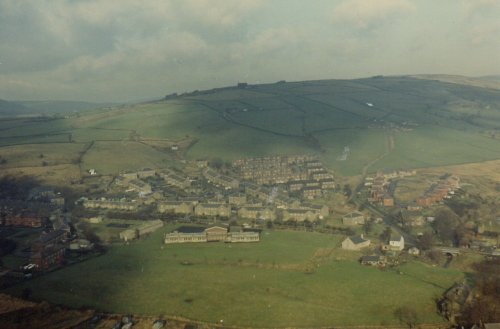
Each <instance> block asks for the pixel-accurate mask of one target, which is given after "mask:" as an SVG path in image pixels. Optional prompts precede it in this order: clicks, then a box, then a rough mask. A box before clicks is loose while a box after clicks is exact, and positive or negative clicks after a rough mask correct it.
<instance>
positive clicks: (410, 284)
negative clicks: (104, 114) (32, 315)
mask: <svg viewBox="0 0 500 329" xmlns="http://www.w3.org/2000/svg"><path fill="white" fill-rule="evenodd" d="M162 234H163V232H161V231H158V232H156V233H154V234H153V235H152V236H151V237H150V238H148V239H146V240H143V241H139V242H135V243H132V244H130V245H115V246H113V247H111V249H110V250H109V252H108V253H107V254H106V255H104V256H101V257H98V258H95V259H91V260H89V261H86V262H84V263H81V264H78V265H73V266H70V267H67V268H64V269H62V270H59V271H56V272H53V273H50V274H47V275H45V276H43V277H41V278H38V279H35V280H33V281H30V282H27V283H26V284H25V285H22V286H18V287H16V288H15V291H17V293H19V292H20V291H22V289H23V288H24V287H26V286H29V287H30V288H31V289H32V290H33V296H34V298H39V299H47V300H49V301H52V302H55V303H62V304H66V305H70V306H73V307H80V306H87V307H95V308H98V309H100V310H104V311H108V312H117V313H133V314H150V315H154V316H157V315H160V314H164V315H179V316H184V317H188V318H192V319H197V320H201V321H206V322H210V323H216V322H219V321H220V320H223V321H224V324H226V325H243V326H256V327H287V326H296V327H319V326H334V325H369V324H372V325H379V324H390V323H394V324H395V323H398V321H397V319H396V318H395V317H394V311H395V310H396V309H397V308H398V307H400V306H409V307H411V308H413V309H415V311H416V312H417V314H418V319H419V322H421V323H435V322H441V321H442V319H441V318H440V317H439V316H438V315H437V314H436V308H435V301H434V299H435V298H436V297H437V296H439V295H440V294H441V293H442V292H443V291H444V290H445V289H446V288H448V287H449V286H451V285H452V284H453V283H454V282H455V281H457V280H461V279H462V277H463V274H462V273H461V272H459V271H457V270H454V269H442V268H436V267H429V266H427V265H425V264H422V263H419V262H410V263H407V264H405V265H401V266H400V267H399V268H398V270H385V271H383V270H379V269H376V268H370V267H365V266H362V265H360V264H359V263H358V262H357V261H356V259H357V258H358V257H359V256H360V254H359V253H357V252H346V251H342V250H339V249H338V245H339V242H340V240H341V237H340V236H333V235H326V234H319V233H308V232H288V231H265V232H264V233H263V235H262V241H261V242H260V243H253V244H224V243H208V244H186V245H169V246H165V245H163V244H162V243H161V240H162V239H161V238H162Z"/></svg>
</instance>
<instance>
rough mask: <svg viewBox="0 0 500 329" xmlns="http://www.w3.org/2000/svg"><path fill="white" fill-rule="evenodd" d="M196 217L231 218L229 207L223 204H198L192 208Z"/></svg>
mask: <svg viewBox="0 0 500 329" xmlns="http://www.w3.org/2000/svg"><path fill="white" fill-rule="evenodd" d="M194 214H195V215H196V216H208V217H215V216H218V217H229V216H231V207H230V206H229V205H227V204H224V203H199V204H197V205H196V206H195V208H194Z"/></svg>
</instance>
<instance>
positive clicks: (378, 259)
mask: <svg viewBox="0 0 500 329" xmlns="http://www.w3.org/2000/svg"><path fill="white" fill-rule="evenodd" d="M386 263H387V260H386V259H385V257H384V256H378V255H374V256H363V257H361V264H363V265H369V266H385V265H386Z"/></svg>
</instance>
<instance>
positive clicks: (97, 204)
mask: <svg viewBox="0 0 500 329" xmlns="http://www.w3.org/2000/svg"><path fill="white" fill-rule="evenodd" d="M83 206H84V207H85V208H100V209H114V210H129V211H131V210H136V209H137V207H138V204H137V203H136V202H130V201H112V200H85V201H84V202H83Z"/></svg>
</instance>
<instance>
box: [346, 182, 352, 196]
mask: <svg viewBox="0 0 500 329" xmlns="http://www.w3.org/2000/svg"><path fill="white" fill-rule="evenodd" d="M351 194H352V189H351V185H349V184H345V185H344V195H345V196H347V197H350V196H351Z"/></svg>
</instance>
